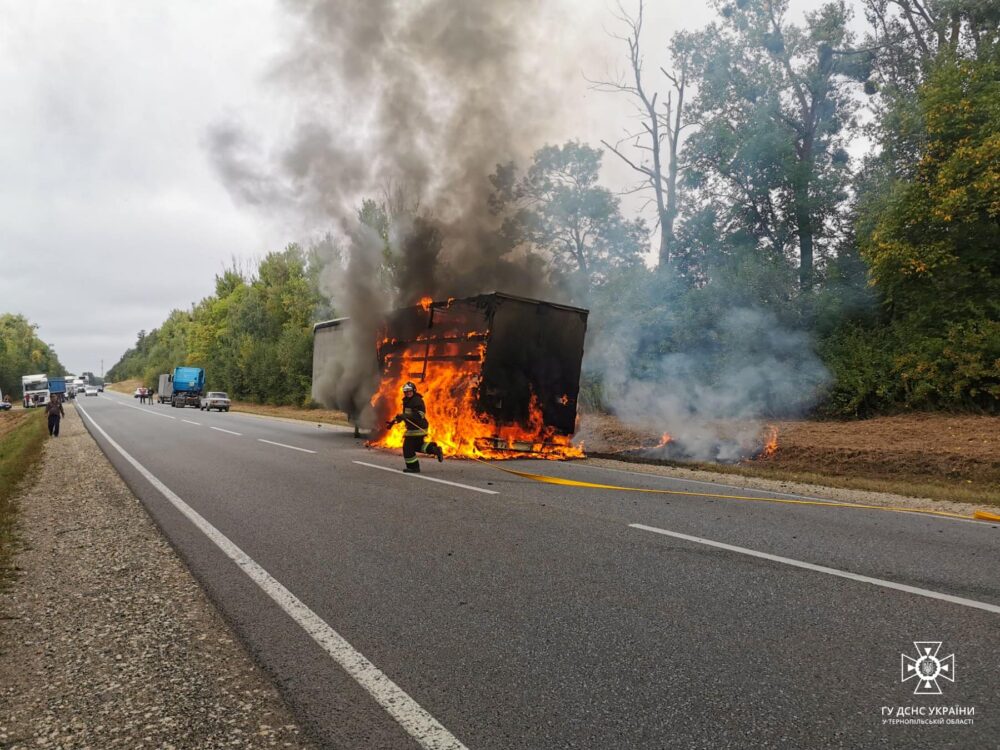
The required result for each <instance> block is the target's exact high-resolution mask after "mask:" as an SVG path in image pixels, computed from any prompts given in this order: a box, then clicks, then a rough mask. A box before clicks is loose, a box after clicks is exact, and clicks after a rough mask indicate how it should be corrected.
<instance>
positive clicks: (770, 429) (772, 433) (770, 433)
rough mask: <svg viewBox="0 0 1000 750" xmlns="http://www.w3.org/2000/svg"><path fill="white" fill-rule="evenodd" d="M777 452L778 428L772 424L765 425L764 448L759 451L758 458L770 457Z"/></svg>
mask: <svg viewBox="0 0 1000 750" xmlns="http://www.w3.org/2000/svg"><path fill="white" fill-rule="evenodd" d="M777 452H778V428H777V427H775V426H774V425H768V426H767V439H766V440H765V441H764V450H763V451H761V453H760V458H770V457H771V456H773V455H774V454H775V453H777Z"/></svg>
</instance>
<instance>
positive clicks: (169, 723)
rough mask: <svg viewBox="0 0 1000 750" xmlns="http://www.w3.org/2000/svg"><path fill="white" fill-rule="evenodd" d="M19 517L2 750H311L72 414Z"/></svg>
mask: <svg viewBox="0 0 1000 750" xmlns="http://www.w3.org/2000/svg"><path fill="white" fill-rule="evenodd" d="M20 507H21V518H20V524H21V537H22V540H23V542H24V545H25V548H24V549H23V550H22V551H21V552H20V553H19V554H18V556H17V558H16V563H17V566H18V568H19V569H20V575H19V577H18V579H17V580H16V581H15V582H14V583H13V584H12V585H11V586H10V588H9V589H8V590H7V591H5V592H4V593H3V595H2V596H0V612H2V613H3V614H4V619H2V620H0V685H2V686H3V687H2V688H0V703H2V710H0V746H2V747H5V748H10V749H11V750H14V748H26V747H29V746H30V747H39V746H43V747H44V746H51V747H84V746H90V747H129V748H131V747H140V746H142V747H198V748H211V747H223V746H225V747H233V746H237V747H244V748H257V747H260V748H273V747H283V748H307V747H311V746H312V745H311V744H310V743H309V741H308V740H307V739H306V738H304V737H303V736H302V733H301V731H300V729H299V727H298V725H297V723H296V722H295V720H294V718H293V717H292V715H291V713H290V712H289V710H288V708H287V707H286V706H285V704H284V702H283V701H282V699H281V697H280V695H279V694H278V692H277V690H276V689H275V688H274V686H273V684H272V683H271V681H270V680H269V679H268V677H267V675H265V674H264V672H263V671H262V670H261V669H259V668H258V667H257V666H256V665H255V664H254V662H253V660H252V659H251V657H250V656H249V655H248V654H247V653H246V651H245V650H244V649H243V647H242V646H241V645H240V644H239V642H238V641H237V640H236V637H235V635H234V634H233V632H232V631H231V630H230V628H229V627H228V626H227V625H226V623H225V622H224V621H223V619H222V618H221V616H220V615H219V613H218V612H217V610H216V609H215V607H214V606H213V605H212V604H211V602H210V601H209V600H208V598H207V597H206V595H205V593H204V592H203V590H202V589H201V588H200V586H199V585H198V584H197V582H196V581H195V580H194V578H193V577H192V576H191V574H190V573H189V572H188V570H187V569H186V567H185V566H184V564H183V563H182V562H181V561H180V559H179V558H178V557H177V555H176V553H175V552H174V551H173V549H172V548H171V547H170V545H169V544H168V542H167V541H166V540H165V539H164V538H163V537H162V535H161V534H160V532H159V530H158V529H157V528H156V527H155V525H154V524H153V522H152V521H151V520H150V518H149V516H148V515H147V514H146V512H145V510H144V509H143V508H142V506H141V504H140V503H139V501H138V500H137V499H136V498H135V496H134V495H133V494H132V493H131V492H130V491H129V489H128V488H127V487H126V485H125V483H124V481H123V480H122V479H121V477H120V476H119V475H118V474H117V472H116V471H115V470H114V468H113V467H112V466H111V464H110V463H109V462H108V461H107V459H106V458H105V456H104V454H103V453H102V452H101V450H100V448H99V447H98V446H97V444H96V443H95V442H94V440H93V438H91V436H90V435H89V433H87V431H86V429H85V428H84V426H83V424H82V422H81V419H80V417H79V415H78V414H77V413H76V410H75V409H67V415H66V418H65V419H64V420H63V424H62V431H61V435H60V437H59V438H57V439H52V440H50V441H49V443H48V445H47V446H46V452H45V456H44V459H43V462H42V464H41V470H40V475H39V480H38V482H37V483H36V484H35V486H34V487H32V488H31V489H29V490H28V491H27V492H25V494H24V495H22V496H21V498H20Z"/></svg>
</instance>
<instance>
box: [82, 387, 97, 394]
mask: <svg viewBox="0 0 1000 750" xmlns="http://www.w3.org/2000/svg"><path fill="white" fill-rule="evenodd" d="M83 395H84V396H96V395H97V386H96V385H88V386H87V387H86V388H84V389H83Z"/></svg>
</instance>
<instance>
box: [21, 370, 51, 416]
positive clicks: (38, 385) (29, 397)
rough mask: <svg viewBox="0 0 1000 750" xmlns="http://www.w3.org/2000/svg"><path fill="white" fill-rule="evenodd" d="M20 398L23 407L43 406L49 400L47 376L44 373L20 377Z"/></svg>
mask: <svg viewBox="0 0 1000 750" xmlns="http://www.w3.org/2000/svg"><path fill="white" fill-rule="evenodd" d="M21 399H22V401H23V402H24V408H25V409H31V408H33V407H35V406H45V404H47V403H48V402H49V376H48V375H46V374H45V373H38V374H37V375H24V376H23V377H22V378H21Z"/></svg>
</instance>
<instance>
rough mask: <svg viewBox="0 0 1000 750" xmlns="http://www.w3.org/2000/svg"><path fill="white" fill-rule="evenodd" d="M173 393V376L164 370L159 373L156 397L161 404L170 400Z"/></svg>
mask: <svg viewBox="0 0 1000 750" xmlns="http://www.w3.org/2000/svg"><path fill="white" fill-rule="evenodd" d="M173 395H174V379H173V376H172V375H171V374H170V373H168V372H165V373H163V374H162V375H160V382H159V383H158V385H157V389H156V397H157V398H158V399H159V400H160V403H161V404H165V403H167V401H171V399H172V397H173Z"/></svg>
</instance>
